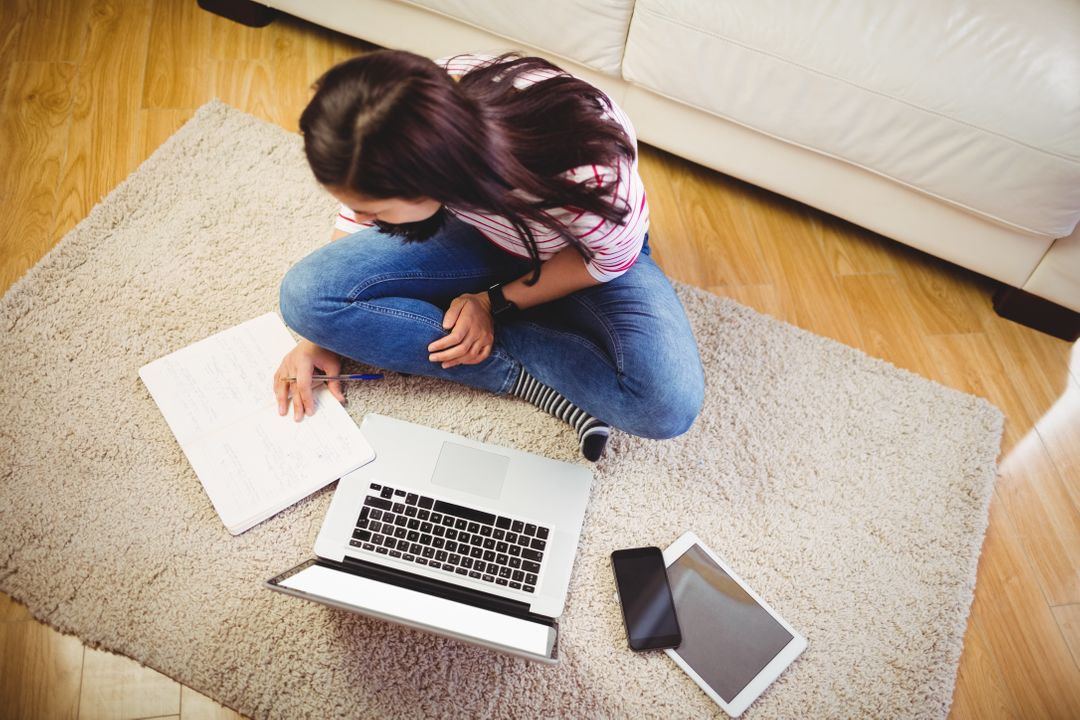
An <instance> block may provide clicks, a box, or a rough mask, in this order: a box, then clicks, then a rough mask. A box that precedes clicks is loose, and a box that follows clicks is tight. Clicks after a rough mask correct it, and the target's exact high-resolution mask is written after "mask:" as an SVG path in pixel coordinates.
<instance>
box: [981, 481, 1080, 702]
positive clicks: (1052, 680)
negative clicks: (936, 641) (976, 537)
mask: <svg viewBox="0 0 1080 720" xmlns="http://www.w3.org/2000/svg"><path fill="white" fill-rule="evenodd" d="M968 628H969V632H971V631H973V630H974V631H975V632H978V633H981V635H982V636H983V638H985V640H986V645H987V647H988V649H989V650H990V653H991V654H992V656H993V658H994V659H995V662H996V664H997V666H998V668H999V669H1000V670H1001V681H1002V682H1003V683H1004V687H1005V688H1006V689H1007V690H1008V693H1009V696H1010V698H1011V699H1012V705H1013V706H1014V707H1016V708H1018V709H1019V712H1020V714H1021V715H1022V716H1024V717H1045V718H1065V717H1073V716H1074V713H1075V710H1076V708H1080V670H1078V669H1077V667H1076V665H1075V664H1074V663H1073V660H1072V655H1071V654H1070V653H1069V648H1068V647H1067V646H1066V644H1065V641H1064V640H1063V639H1062V637H1061V634H1060V632H1059V630H1058V627H1057V622H1056V620H1055V618H1054V615H1053V613H1052V612H1051V610H1050V607H1049V606H1048V605H1047V604H1046V600H1045V598H1044V597H1043V595H1042V592H1041V591H1040V590H1039V585H1038V581H1037V579H1036V578H1035V576H1034V574H1033V573H1032V571H1031V567H1030V565H1029V564H1028V562H1027V558H1026V557H1025V554H1024V551H1023V548H1022V547H1021V546H1020V543H1019V541H1018V538H1017V532H1016V530H1015V528H1014V527H1013V525H1012V521H1011V520H1010V518H1009V516H1008V514H1007V513H1006V512H1005V508H1004V503H1002V502H1001V501H1000V499H999V498H995V500H994V502H992V503H991V505H990V527H989V529H988V530H987V533H986V541H985V543H984V546H983V554H982V558H981V560H980V562H979V575H978V584H977V586H976V592H975V601H974V603H973V604H972V608H971V620H970V621H969V624H968ZM967 677H968V678H970V681H971V682H973V683H974V684H975V687H972V688H969V690H965V692H967V691H971V692H976V693H986V692H992V689H991V688H990V687H986V686H984V683H990V682H991V681H992V680H993V678H972V677H971V676H970V674H969V675H967Z"/></svg>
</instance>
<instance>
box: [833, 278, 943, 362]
mask: <svg viewBox="0 0 1080 720" xmlns="http://www.w3.org/2000/svg"><path fill="white" fill-rule="evenodd" d="M837 283H839V285H840V288H841V291H842V292H843V295H844V297H845V298H847V304H848V306H849V307H850V308H851V311H852V313H853V314H854V316H855V323H856V325H857V326H858V331H859V335H860V336H861V337H862V342H861V344H860V347H861V348H862V350H863V351H864V352H866V353H868V354H870V355H873V356H874V357H878V358H882V359H885V360H888V361H889V362H890V363H892V364H893V365H896V366H897V367H901V368H903V369H905V370H910V371H911V372H913V373H916V374H918V375H921V376H923V377H927V378H928V377H933V372H934V370H933V368H932V366H931V365H930V363H929V355H930V353H929V350H928V348H927V347H926V345H925V344H924V342H923V333H922V332H921V328H920V325H919V321H918V318H917V316H916V314H915V312H914V310H913V309H912V307H911V303H910V302H909V301H908V298H907V297H906V296H905V294H904V292H903V288H902V287H901V283H900V280H899V279H897V278H896V277H895V276H892V275H847V276H842V277H839V278H837Z"/></svg>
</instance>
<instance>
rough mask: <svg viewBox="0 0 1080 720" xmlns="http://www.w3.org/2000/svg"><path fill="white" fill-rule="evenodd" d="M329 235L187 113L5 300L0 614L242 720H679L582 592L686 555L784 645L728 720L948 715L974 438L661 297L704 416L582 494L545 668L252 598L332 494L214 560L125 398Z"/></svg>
mask: <svg viewBox="0 0 1080 720" xmlns="http://www.w3.org/2000/svg"><path fill="white" fill-rule="evenodd" d="M334 212H335V205H334V202H333V200H332V199H330V198H329V197H328V196H326V195H324V194H322V193H321V192H320V190H319V189H318V188H317V187H316V186H315V184H314V182H313V181H312V180H311V179H310V178H309V173H308V171H307V168H306V165H305V162H304V159H303V155H302V151H301V147H300V142H299V138H297V137H296V136H294V135H290V134H288V133H287V132H285V131H284V130H282V129H279V128H277V127H274V126H271V125H268V124H266V123H264V122H262V121H259V120H257V119H255V118H253V117H251V116H249V115H246V114H244V113H241V112H239V111H237V110H235V109H232V108H229V107H227V106H225V105H223V104H221V103H216V102H215V103H210V104H209V105H207V106H205V107H203V108H202V109H201V110H199V112H198V113H197V115H196V116H195V118H194V119H193V120H192V121H191V122H190V123H188V124H187V125H186V126H185V127H184V128H183V129H181V130H180V131H179V132H178V133H177V134H176V135H175V136H174V137H172V138H171V139H170V140H169V141H168V142H166V143H165V144H164V145H163V146H162V147H161V148H160V149H159V150H158V151H157V152H156V153H155V154H154V155H153V156H152V157H151V158H150V159H149V160H147V161H146V163H144V164H143V165H142V167H140V168H139V169H138V171H136V172H135V173H134V174H133V175H132V176H131V177H130V178H128V179H127V180H126V181H124V183H122V184H121V185H120V186H119V187H118V188H117V189H116V190H115V191H114V192H112V193H111V194H110V195H109V196H108V197H107V198H106V199H105V200H104V201H103V202H102V203H101V204H99V205H98V206H97V207H96V208H94V210H93V212H91V214H90V216H89V217H87V218H86V219H85V220H84V221H83V222H82V223H80V224H79V226H78V227H76V228H75V229H74V230H72V231H71V233H69V234H68V236H67V237H65V238H64V239H63V241H61V243H60V244H59V245H58V246H57V247H56V248H55V249H54V250H53V251H52V252H51V253H49V255H48V256H47V257H46V258H45V259H43V260H42V261H41V262H40V263H39V264H38V265H37V266H36V267H35V268H34V269H33V270H31V271H30V273H28V274H27V275H26V277H24V278H23V279H22V280H21V281H20V282H18V283H17V284H16V285H15V286H14V287H13V288H12V289H11V291H10V292H8V293H7V294H6V295H5V296H4V298H3V300H2V301H0V328H2V329H3V333H4V341H3V344H2V347H0V369H2V372H0V397H2V398H3V401H2V402H3V405H4V412H3V413H2V416H0V442H2V447H0V452H2V456H0V466H2V471H3V477H2V486H0V590H3V591H4V592H6V593H9V594H11V595H12V596H14V597H15V598H16V599H18V600H20V601H21V602H24V603H26V604H27V605H28V606H29V607H30V609H31V610H32V611H33V613H34V615H35V616H36V617H38V618H40V619H41V620H44V621H45V622H47V623H49V624H50V625H52V626H54V627H56V628H58V629H59V630H61V631H63V632H67V633H74V634H76V635H78V636H79V637H80V638H82V639H83V640H84V641H85V642H87V643H89V644H91V645H93V646H98V647H103V648H107V649H109V650H113V651H116V652H119V653H123V654H125V655H128V656H130V657H133V658H135V659H136V660H138V661H140V662H142V663H144V664H146V665H148V666H150V667H152V668H155V669H157V670H159V671H161V672H163V673H164V674H166V675H168V676H170V677H172V678H175V679H176V680H178V681H180V682H182V683H184V684H185V685H188V686H190V687H192V688H194V689H196V690H198V691H200V692H203V693H205V694H207V695H210V696H211V697H213V698H216V699H217V700H219V701H220V702H222V703H224V704H225V705H228V706H230V707H232V708H235V709H236V710H238V711H239V712H241V713H244V714H246V715H249V716H254V717H276V718H295V717H336V716H340V717H411V718H422V717H438V716H460V717H550V716H559V717H590V718H596V717H649V716H651V717H664V718H672V717H675V718H682V717H687V718H690V717H705V716H709V715H720V714H721V713H720V711H719V708H717V707H716V706H715V705H713V704H712V703H711V702H710V701H709V700H708V699H707V698H706V696H705V695H704V694H703V693H702V692H701V691H700V690H699V689H698V688H697V686H696V685H694V683H693V682H691V681H690V679H689V678H688V677H687V676H685V675H684V674H683V673H682V672H681V671H680V670H679V669H678V668H677V667H676V666H675V664H674V663H672V662H671V661H670V660H669V659H668V658H667V657H666V656H665V655H664V654H662V653H650V654H641V655H639V654H635V653H632V652H630V651H629V650H628V649H627V647H626V644H625V640H624V636H623V630H622V626H621V621H620V616H619V611H618V608H617V607H616V605H615V603H614V601H613V591H614V584H613V580H612V576H611V572H610V568H609V563H608V555H609V553H610V552H611V551H612V550H614V549H616V548H620V547H628V546H638V545H645V544H656V545H660V546H665V545H667V544H668V543H670V542H671V541H672V540H674V539H675V538H676V537H677V536H678V535H679V534H681V533H682V532H683V531H684V530H688V529H692V530H694V531H696V532H697V533H698V535H700V536H702V537H703V538H704V539H705V540H706V542H708V543H709V544H711V546H712V547H713V548H714V549H715V550H716V551H717V552H719V553H720V554H721V555H722V556H724V557H725V558H726V559H727V560H728V561H729V562H730V563H731V564H732V565H733V566H734V567H735V568H736V569H737V570H738V572H740V573H741V574H742V575H743V576H744V577H745V578H746V579H747V581H748V582H749V583H750V584H751V585H752V586H753V587H754V588H755V589H756V590H757V591H758V592H759V593H761V595H762V596H764V597H765V598H766V599H767V600H768V601H769V602H771V603H772V604H773V605H774V606H775V607H776V608H777V609H778V610H779V611H780V612H781V613H782V614H783V615H784V616H785V617H786V618H787V619H788V621H790V622H791V623H792V624H793V625H794V626H795V627H796V628H798V629H799V630H801V631H802V632H803V634H805V635H806V637H807V638H808V639H809V648H808V649H807V651H806V652H805V654H804V655H803V656H802V657H801V658H800V659H799V660H798V661H797V662H796V663H795V664H794V665H793V666H792V667H791V668H790V669H789V670H788V672H787V673H785V674H784V675H783V676H782V677H781V679H780V680H779V681H778V682H777V683H776V684H775V685H773V686H772V687H771V688H770V689H769V690H768V691H767V692H766V694H765V695H764V696H763V697H762V698H761V699H760V700H759V701H758V702H757V703H755V704H754V705H753V706H752V707H751V709H750V711H749V712H748V714H747V717H754V718H795V717H839V718H851V717H867V716H869V717H899V716H903V717H944V716H945V715H946V714H947V712H948V709H949V705H950V702H951V697H952V691H953V685H954V682H955V677H956V668H957V664H958V662H959V658H960V651H961V647H962V644H963V635H964V629H965V625H966V620H967V615H968V610H969V607H970V604H971V599H972V593H973V590H974V585H975V568H976V562H977V560H978V556H979V550H980V547H981V544H982V539H983V534H984V531H985V528H986V523H987V508H988V503H989V499H990V494H991V488H992V484H993V481H994V477H995V465H994V463H995V457H996V454H997V451H998V443H999V439H1000V434H1001V427H1002V416H1001V413H1000V412H999V411H998V410H997V409H996V408H994V407H993V406H991V405H990V404H988V403H987V402H985V401H983V400H980V399H978V398H975V397H971V396H968V395H964V394H961V393H958V392H954V391H952V390H948V389H946V388H944V387H941V386H939V385H936V384H934V383H931V382H928V381H926V380H923V379H921V378H919V377H916V376H914V375H911V374H909V373H907V372H903V371H901V370H898V369H896V368H894V367H892V366H890V365H888V364H886V363H883V362H880V361H877V360H874V359H871V358H869V357H867V356H866V355H864V354H862V353H860V352H858V351H855V350H852V349H850V348H847V347H844V346H842V345H839V344H837V343H835V342H832V341H830V340H826V339H823V338H820V337H817V336H814V335H812V334H809V333H807V332H803V331H801V330H798V329H796V328H794V327H791V326H789V325H786V324H783V323H780V322H777V321H774V320H772V319H770V318H768V317H765V316H762V315H759V314H757V313H755V312H753V311H751V310H748V309H747V308H744V307H741V306H739V305H737V304H735V303H734V302H731V301H729V300H724V299H722V298H719V297H716V296H713V295H710V294H707V293H705V292H701V291H698V290H695V289H693V288H689V287H680V288H679V292H680V294H681V296H682V298H683V300H684V302H685V303H686V306H687V310H688V311H689V314H690V318H691V321H692V323H693V325H694V329H695V332H696V333H697V337H698V339H699V342H700V345H701V349H702V353H703V360H704V363H705V368H706V372H707V377H708V397H707V400H706V406H705V410H704V412H703V414H702V416H701V418H700V420H698V422H697V424H696V425H695V426H694V428H693V429H692V430H691V431H690V432H689V433H688V434H686V435H685V436H683V437H681V438H678V439H677V440H673V441H668V442H651V441H645V440H639V439H636V438H631V437H627V436H625V435H616V436H615V437H614V441H613V443H612V445H611V447H610V448H609V452H608V453H607V458H606V459H605V460H604V461H603V462H601V463H600V464H599V465H597V466H596V467H595V471H596V480H595V484H594V489H593V495H592V499H591V504H590V506H589V512H588V515H587V517H586V520H585V532H584V535H583V537H582V540H581V546H580V548H579V551H578V557H577V564H576V566H575V570H574V576H573V580H572V583H571V592H570V597H569V602H568V606H567V610H566V613H565V615H564V616H563V619H562V635H561V654H562V662H561V664H560V665H558V666H556V667H547V666H542V665H536V664H530V663H527V662H524V661H521V660H517V659H511V658H508V657H505V656H502V655H499V654H495V653H492V652H488V651H485V650H481V649H477V648H474V647H471V646H467V645H462V644H459V643H456V642H452V641H448V640H443V639H440V638H436V637H432V636H429V635H425V634H421V633H418V632H414V631H411V630H407V629H403V628H401V627H398V626H395V625H391V624H387V623H382V622H377V621H373V620H368V619H365V618H363V617H359V616H355V615H350V614H348V613H344V612H339V611H336V610H330V609H327V608H325V607H322V606H320V605H316V604H312V603H306V602H303V601H300V600H296V599H294V598H290V597H286V596H283V595H279V594H277V593H273V592H270V591H268V590H265V589H263V588H262V582H263V581H264V580H265V579H267V578H269V577H271V576H272V575H275V574H276V573H278V572H280V571H282V570H284V569H286V568H289V567H291V566H292V565H293V564H296V563H298V562H299V561H301V560H303V559H304V558H306V557H308V556H309V555H310V553H311V548H312V545H313V543H314V539H315V535H316V533H317V531H318V527H319V523H320V521H321V518H322V516H323V513H324V511H325V509H326V507H327V505H328V503H329V500H330V492H331V490H329V489H328V490H326V491H323V492H321V493H319V494H317V495H315V496H313V497H311V498H309V499H308V500H306V501H304V502H302V503H301V504H300V505H298V506H295V507H293V508H292V509H290V510H288V511H286V512H285V513H283V514H281V515H279V516H277V517H275V518H273V519H271V520H270V521H268V522H266V523H263V524H262V525H260V526H258V527H256V528H255V529H253V530H251V531H249V532H248V533H246V534H244V535H242V536H240V537H231V536H230V535H229V534H228V533H227V532H226V531H225V529H224V527H222V524H221V522H220V521H219V520H218V517H217V516H216V515H215V513H214V511H213V509H212V508H211V506H210V503H209V501H208V500H207V498H206V496H205V495H204V493H203V491H202V489H201V486H200V485H199V483H198V480H197V479H196V478H195V476H194V475H193V474H192V472H191V469H190V468H189V466H188V464H187V462H186V461H185V459H184V456H183V455H182V454H181V451H180V449H179V447H178V446H177V444H176V442H175V440H174V439H173V436H172V434H171V433H170V432H169V430H168V428H167V426H166V425H165V422H164V420H163V419H162V417H161V415H160V414H159V412H158V410H157V407H156V406H155V405H154V403H153V401H152V400H151V399H150V397H149V395H148V394H147V392H146V390H145V388H144V387H143V385H142V384H141V382H140V380H139V377H138V375H137V370H138V368H139V366H140V365H142V364H144V363H146V362H147V361H149V360H152V359H154V358H157V357H160V356H161V355H164V354H166V353H168V352H170V351H172V350H175V349H177V348H180V347H182V346H184V345H187V344H189V343H191V342H194V341H195V340H198V339H200V338H203V337H205V336H206V335H209V334H210V333H213V332H216V331H218V330H221V329H223V328H226V327H228V326H231V325H234V324H236V323H239V322H241V321H243V320H246V319H249V318H252V317H254V316H256V315H259V314H261V313H264V312H266V311H267V310H272V309H276V307H277V285H278V281H279V279H280V278H281V276H282V275H283V273H284V272H285V271H286V270H287V269H288V268H289V266H290V265H291V264H292V263H293V262H295V261H296V260H298V259H299V258H300V257H302V256H303V255H305V254H306V253H308V252H309V251H311V250H312V249H313V248H315V247H317V246H318V245H320V244H322V243H324V242H325V241H326V239H327V237H328V233H329V227H330V220H331V218H332V216H333V214H334ZM657 241H658V242H662V240H660V239H659V238H658V239H657ZM349 399H350V403H349V408H350V412H351V413H352V414H353V415H354V416H355V417H356V418H357V419H360V418H361V417H362V415H363V413H364V412H366V411H369V410H370V411H376V412H380V413H385V414H389V415H394V416H397V417H400V418H403V419H406V420H412V421H417V422H422V423H427V424H429V425H432V426H435V427H439V428H444V429H446V430H451V431H454V432H458V433H462V434H464V435H467V436H469V437H472V438H476V439H480V440H485V441H490V442H494V443H499V444H505V445H511V446H515V447H519V448H522V449H525V450H529V451H533V452H537V453H542V454H545V455H548V456H551V457H555V458H560V459H565V460H569V461H577V460H578V457H577V455H578V453H577V449H576V442H575V441H574V439H573V436H572V433H571V432H570V431H568V430H567V429H566V428H565V427H564V426H563V425H561V424H560V423H558V422H557V421H555V420H553V419H551V418H549V417H548V416H546V415H543V414H542V413H540V412H539V411H537V410H535V409H533V408H532V407H531V406H529V405H527V404H525V403H523V402H519V401H514V400H510V399H505V398H499V397H494V396H490V395H487V394H483V393H479V392H473V391H470V390H467V389H463V388H460V387H455V386H452V385H449V384H443V383H439V382H435V381H430V380H427V379H423V378H416V377H407V378H403V377H395V376H391V377H389V378H388V379H387V380H386V381H384V382H382V383H378V384H365V385H364V386H363V387H357V388H353V389H352V392H351V394H350V396H349Z"/></svg>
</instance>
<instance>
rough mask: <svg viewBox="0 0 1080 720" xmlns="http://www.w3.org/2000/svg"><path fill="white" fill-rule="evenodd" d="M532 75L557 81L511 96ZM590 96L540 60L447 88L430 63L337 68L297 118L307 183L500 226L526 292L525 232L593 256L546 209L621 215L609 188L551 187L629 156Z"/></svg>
mask: <svg viewBox="0 0 1080 720" xmlns="http://www.w3.org/2000/svg"><path fill="white" fill-rule="evenodd" d="M537 70H547V71H551V70H553V71H556V72H557V73H559V74H558V75H555V76H554V77H551V78H548V79H543V80H541V81H539V82H535V83H533V84H531V85H528V86H527V87H524V88H522V89H518V88H515V87H514V81H515V80H516V79H517V78H519V77H520V76H522V75H524V74H526V73H530V72H534V71H537ZM610 107H611V104H610V101H609V100H608V98H607V96H606V95H604V94H603V93H602V92H601V91H600V90H598V89H596V88H594V87H593V86H592V85H589V84H588V83H586V82H584V81H582V80H579V79H577V78H574V77H571V76H569V75H566V74H562V72H561V71H560V70H559V68H558V67H556V66H555V65H553V64H551V63H549V62H548V61H546V60H544V59H542V58H537V57H521V56H520V55H517V54H515V53H509V54H506V55H502V56H499V57H498V58H494V59H493V60H491V61H490V62H487V63H485V64H483V65H480V66H479V67H477V68H475V69H473V70H471V71H469V72H467V73H466V74H465V75H463V76H462V77H461V78H460V79H459V80H458V81H457V82H455V81H454V80H453V79H452V78H451V77H450V76H449V75H448V74H447V72H446V70H445V69H443V68H442V67H439V66H438V65H437V64H435V63H434V62H432V61H431V60H429V59H427V58H424V57H421V56H419V55H415V54H413V53H409V52H403V51H396V50H385V51H378V52H373V53H370V54H366V55H361V56H359V57H355V58H352V59H350V60H346V61H345V62H343V63H341V64H339V65H336V66H334V67H333V68H331V69H330V70H329V71H327V72H326V74H324V75H323V76H322V77H321V78H320V79H319V80H318V81H317V82H316V84H315V96H314V97H313V98H312V100H311V102H310V103H309V104H308V106H307V107H306V108H305V109H304V112H303V114H302V115H301V116H300V131H301V132H302V133H303V136H304V150H305V152H306V153H307V158H308V162H309V164H310V165H311V168H312V170H313V171H314V173H315V177H316V179H317V180H318V181H319V182H320V183H322V184H323V185H328V186H337V187H343V188H348V189H350V190H352V191H355V192H358V193H360V194H363V195H367V196H370V197H373V198H405V199H412V198H419V197H427V198H432V199H434V200H438V201H440V202H442V203H443V204H444V205H446V206H448V207H451V208H455V209H461V210H466V211H472V212H485V213H494V214H497V215H501V216H503V217H505V218H506V219H507V220H508V221H510V223H512V224H513V225H514V227H515V228H516V229H517V230H518V232H519V233H520V234H521V236H522V237H523V238H524V240H525V243H526V246H527V247H528V249H529V254H530V257H531V259H532V261H533V268H534V272H533V276H532V279H531V281H532V282H535V280H536V278H537V277H538V276H539V271H540V258H539V252H538V250H537V246H536V240H535V238H534V237H533V234H532V232H531V231H530V230H529V226H528V222H533V223H536V224H537V225H539V226H542V227H546V228H549V229H551V230H553V231H555V232H557V233H559V234H560V235H562V236H563V237H564V238H566V240H567V241H568V242H570V243H571V244H572V245H573V246H574V247H576V248H577V249H578V251H579V252H581V253H582V255H584V256H585V257H591V253H590V252H589V251H588V249H587V248H585V247H583V246H582V245H581V244H580V243H579V242H578V240H577V238H575V237H573V236H572V235H571V234H570V233H569V232H568V230H567V228H566V227H565V226H563V225H562V224H561V223H559V222H558V221H557V220H555V219H554V218H552V217H551V216H550V215H548V214H547V213H546V212H544V211H545V210H549V209H552V208H558V207H573V208H577V209H580V210H584V211H586V212H589V213H594V214H596V215H598V216H600V217H603V218H605V219H607V220H610V221H612V222H615V223H622V222H623V221H625V219H626V217H627V215H628V214H629V213H630V208H629V207H626V206H625V203H623V204H618V203H617V201H615V200H614V199H613V197H612V196H613V193H612V186H613V184H614V181H612V182H611V183H607V184H603V185H601V186H599V187H598V186H596V185H595V184H593V185H590V186H586V185H584V184H580V183H576V182H572V181H569V180H567V179H565V178H560V177H559V175H560V173H564V172H566V171H567V170H570V169H572V168H576V167H579V166H582V165H590V164H596V165H603V166H608V167H617V166H618V161H619V160H620V159H626V160H627V161H628V164H629V161H631V160H632V159H633V158H634V148H633V145H632V144H631V142H630V140H629V138H628V137H627V136H626V133H625V132H624V131H623V129H622V127H621V126H620V125H619V124H618V123H616V122H614V121H613V120H612V119H610V117H605V113H607V111H608V110H609V109H610Z"/></svg>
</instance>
